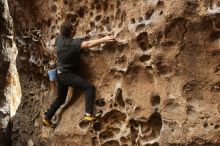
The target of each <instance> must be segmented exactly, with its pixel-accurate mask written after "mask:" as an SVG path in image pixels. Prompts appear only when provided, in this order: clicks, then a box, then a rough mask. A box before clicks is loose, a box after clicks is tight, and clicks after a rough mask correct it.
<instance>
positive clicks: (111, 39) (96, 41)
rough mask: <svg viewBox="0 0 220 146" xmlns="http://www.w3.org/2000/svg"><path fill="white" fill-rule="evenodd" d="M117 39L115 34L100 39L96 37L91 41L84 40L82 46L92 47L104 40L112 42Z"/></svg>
mask: <svg viewBox="0 0 220 146" xmlns="http://www.w3.org/2000/svg"><path fill="white" fill-rule="evenodd" d="M112 41H115V38H114V37H113V36H106V37H103V38H100V39H95V40H90V41H84V42H83V43H82V45H81V48H85V49H86V48H92V47H95V46H98V45H100V44H101V43H104V42H112Z"/></svg>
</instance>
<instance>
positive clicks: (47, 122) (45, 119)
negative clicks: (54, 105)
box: [42, 117, 55, 128]
mask: <svg viewBox="0 0 220 146" xmlns="http://www.w3.org/2000/svg"><path fill="white" fill-rule="evenodd" d="M42 124H43V125H44V126H47V127H51V128H55V125H54V124H53V123H52V122H51V121H50V120H49V119H47V118H46V117H44V119H43V122H42Z"/></svg>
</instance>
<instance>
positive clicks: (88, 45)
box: [81, 42, 91, 49]
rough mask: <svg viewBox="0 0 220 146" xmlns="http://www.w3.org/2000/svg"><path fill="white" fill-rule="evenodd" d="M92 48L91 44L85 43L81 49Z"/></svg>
mask: <svg viewBox="0 0 220 146" xmlns="http://www.w3.org/2000/svg"><path fill="white" fill-rule="evenodd" d="M90 47H91V45H90V44H89V42H83V43H82V44H81V48H83V49H88V48H90Z"/></svg>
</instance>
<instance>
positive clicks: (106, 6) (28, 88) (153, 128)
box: [0, 0, 220, 146]
mask: <svg viewBox="0 0 220 146" xmlns="http://www.w3.org/2000/svg"><path fill="white" fill-rule="evenodd" d="M3 2H4V1H3ZM6 5H7V4H6ZM2 8H3V12H5V11H7V6H6V7H2V4H1V5H0V10H1V11H2ZM9 8H10V14H11V15H12V18H13V21H14V26H15V34H13V33H12V20H11V19H10V18H9V16H8V15H9V14H8V13H7V15H6V14H5V13H3V15H2V16H1V17H0V19H1V24H0V25H1V27H0V28H1V31H0V33H1V42H3V43H1V44H0V50H1V51H2V50H3V51H2V52H0V53H1V54H0V56H1V57H0V67H1V70H0V76H1V77H6V76H7V75H6V74H8V73H11V72H10V64H11V66H12V67H11V70H13V69H14V70H16V68H15V66H14V65H15V62H14V56H15V54H16V53H11V52H9V53H7V50H9V49H8V48H13V49H15V47H13V46H14V45H13V41H12V40H13V36H15V40H16V45H17V47H18V57H17V69H18V72H19V76H18V75H17V74H14V73H13V74H11V76H12V75H14V77H11V76H10V78H14V79H13V81H11V80H12V79H11V80H10V81H11V82H9V83H6V82H7V81H8V80H9V79H7V80H5V78H4V80H1V82H0V83H1V84H0V86H1V87H2V86H3V90H2V89H1V92H0V93H1V96H2V97H4V98H3V101H1V111H2V110H4V109H6V110H5V111H4V112H5V113H4V114H2V112H1V117H3V118H1V119H3V120H4V119H6V121H7V122H8V120H9V113H10V108H9V105H10V102H8V101H7V96H6V95H5V94H4V93H5V92H7V89H6V88H7V87H5V85H7V86H12V85H13V84H14V83H18V82H19V83H20V86H21V93H22V98H21V104H20V106H19V110H18V111H17V114H16V115H15V116H14V118H12V119H11V120H12V123H13V125H12V129H11V139H12V143H13V144H12V145H13V146H24V145H25V146H26V145H28V146H33V145H37V146H38V145H42V146H62V145H74V146H158V145H160V146H175V145H176V146H177V145H189V146H194V145H206V146H218V145H220V79H219V73H220V64H219V62H218V61H219V60H220V46H219V42H220V1H219V0H203V1H199V0H167V1H165V0H130V1H127V0H115V1H110V0H81V1H70V0H69V1H68V0H54V1H53V0H48V1H45V0H38V1H34V0H16V1H13V0H12V1H10V6H9ZM2 18H3V20H2ZM64 20H66V21H70V22H72V23H73V25H74V28H75V31H76V36H85V35H86V34H93V37H94V38H98V37H101V36H104V35H108V34H111V35H114V36H115V37H116V39H117V42H114V43H110V44H108V43H107V44H104V45H102V46H100V47H97V48H92V49H90V50H86V51H84V52H83V53H82V55H81V63H80V64H79V67H78V70H77V71H78V72H79V74H80V75H82V76H84V77H85V78H86V79H88V80H89V81H90V82H91V83H93V84H94V85H95V86H96V95H97V96H96V97H97V99H102V100H101V102H96V109H97V110H102V111H103V116H102V118H101V119H100V120H99V121H97V122H95V123H93V124H89V125H88V124H85V123H83V122H81V121H80V119H81V118H82V117H83V111H84V98H83V94H82V93H81V92H78V91H77V90H75V89H74V90H72V89H71V88H70V90H69V94H68V99H67V101H66V103H65V105H64V106H63V107H62V109H61V110H60V111H59V112H57V114H56V116H55V118H54V119H53V120H54V122H55V123H57V127H56V128H55V129H50V128H45V127H42V126H41V121H42V116H43V113H44V112H45V111H46V109H47V108H48V107H49V105H50V104H51V103H52V102H53V100H54V99H55V98H56V83H55V82H49V80H48V77H47V71H48V69H49V66H50V65H52V64H54V63H55V62H56V56H55V55H54V54H55V53H54V48H53V47H52V44H53V43H54V40H55V37H56V34H57V33H58V32H59V26H60V24H61V23H62V22H63V21H64ZM2 22H4V23H2ZM6 22H8V25H6ZM2 29H3V30H4V31H2ZM4 36H5V37H4ZM6 36H9V37H6ZM2 38H3V39H2ZM4 42H6V44H7V45H5V46H1V45H2V44H4ZM13 49H11V50H13ZM5 50H6V51H5ZM15 50H16V49H15ZM10 53H11V54H10ZM7 55H9V56H8V57H6V56H7ZM2 56H3V57H2ZM11 56H13V57H11ZM9 58H11V59H9ZM3 65H4V66H3ZM7 77H8V76H7ZM18 77H19V79H20V81H19V80H18V79H17V78H18ZM15 87H19V86H15ZM10 88H11V89H13V92H11V93H10V94H9V95H11V97H15V96H16V93H19V88H17V89H15V88H12V87H10ZM10 99H11V98H10ZM17 99H19V96H18V98H16V100H17ZM2 105H3V106H2ZM4 105H5V106H6V107H7V108H5V106H4ZM12 107H13V106H12ZM12 115H13V114H12ZM6 125H7V124H6ZM1 127H3V129H4V128H6V127H4V126H2V125H1Z"/></svg>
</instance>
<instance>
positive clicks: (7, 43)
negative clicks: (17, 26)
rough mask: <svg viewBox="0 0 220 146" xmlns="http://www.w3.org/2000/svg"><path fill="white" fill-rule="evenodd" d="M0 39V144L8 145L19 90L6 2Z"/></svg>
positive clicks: (0, 5)
mask: <svg viewBox="0 0 220 146" xmlns="http://www.w3.org/2000/svg"><path fill="white" fill-rule="evenodd" d="M0 37H1V39H0V143H1V144H3V145H9V144H10V128H11V127H10V118H11V117H12V116H14V115H15V113H16V110H17V108H18V106H19V104H20V99H21V89H20V82H19V78H18V72H17V69H16V62H15V60H16V57H17V47H16V45H15V42H14V33H13V20H12V18H11V16H10V13H9V7H8V3H7V1H6V0H1V1H0Z"/></svg>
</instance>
